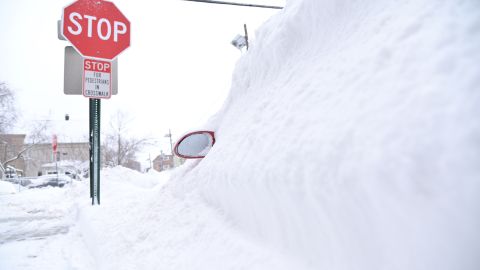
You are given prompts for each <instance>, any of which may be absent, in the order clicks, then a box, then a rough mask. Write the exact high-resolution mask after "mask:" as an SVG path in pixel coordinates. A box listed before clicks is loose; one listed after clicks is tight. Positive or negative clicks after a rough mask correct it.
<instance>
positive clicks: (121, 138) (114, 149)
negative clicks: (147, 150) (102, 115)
mask: <svg viewBox="0 0 480 270" xmlns="http://www.w3.org/2000/svg"><path fill="white" fill-rule="evenodd" d="M132 121H133V119H132V118H129V117H127V115H126V114H125V113H124V112H122V111H118V112H117V113H116V115H115V116H114V117H112V119H111V120H110V128H109V130H108V131H107V135H106V136H105V138H104V140H103V143H102V154H103V160H104V164H105V165H106V166H109V167H113V166H119V165H120V166H125V165H126V164H127V163H128V161H129V160H135V159H136V155H137V153H138V152H139V151H141V150H142V148H143V147H145V146H146V145H148V144H150V143H151V142H152V140H151V139H148V138H137V137H134V136H130V135H129V134H128V127H129V125H130V124H131V122H132Z"/></svg>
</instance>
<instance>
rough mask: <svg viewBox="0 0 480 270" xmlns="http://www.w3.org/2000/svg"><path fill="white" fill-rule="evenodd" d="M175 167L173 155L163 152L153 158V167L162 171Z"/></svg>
mask: <svg viewBox="0 0 480 270" xmlns="http://www.w3.org/2000/svg"><path fill="white" fill-rule="evenodd" d="M173 167H174V160H173V155H166V154H164V153H163V152H162V153H161V154H160V155H158V156H157V157H156V158H155V159H154V160H153V169H154V170H156V171H158V172H161V171H165V170H169V169H172V168H173Z"/></svg>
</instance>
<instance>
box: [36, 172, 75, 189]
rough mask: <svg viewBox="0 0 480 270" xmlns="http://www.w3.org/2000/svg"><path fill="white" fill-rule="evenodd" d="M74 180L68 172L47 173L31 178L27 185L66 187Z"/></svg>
mask: <svg viewBox="0 0 480 270" xmlns="http://www.w3.org/2000/svg"><path fill="white" fill-rule="evenodd" d="M71 182H72V178H71V177H70V176H68V175H66V174H58V175H57V174H47V175H43V176H39V177H37V178H35V179H31V180H30V183H29V184H28V185H27V187H28V188H42V187H48V186H51V187H64V186H65V185H67V184H70V183H71Z"/></svg>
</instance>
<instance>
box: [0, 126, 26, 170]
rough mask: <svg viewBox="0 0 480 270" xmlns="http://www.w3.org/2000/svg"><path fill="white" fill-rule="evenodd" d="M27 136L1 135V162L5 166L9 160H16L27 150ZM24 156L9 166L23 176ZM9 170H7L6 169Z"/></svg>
mask: <svg viewBox="0 0 480 270" xmlns="http://www.w3.org/2000/svg"><path fill="white" fill-rule="evenodd" d="M25 137H26V135H25V134H0V162H1V163H2V164H4V163H5V162H6V161H7V160H10V159H12V158H15V157H16V156H17V155H18V154H19V153H20V152H21V151H22V150H24V149H25V143H24V141H25ZM23 157H24V155H21V157H20V158H19V159H17V160H15V161H12V162H9V163H8V164H7V165H8V166H9V167H10V168H11V169H14V170H18V171H19V172H21V174H22V175H23V174H24V172H25V160H24V158H23ZM5 169H7V168H5Z"/></svg>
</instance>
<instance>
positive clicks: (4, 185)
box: [0, 180, 17, 195]
mask: <svg viewBox="0 0 480 270" xmlns="http://www.w3.org/2000/svg"><path fill="white" fill-rule="evenodd" d="M15 193H17V190H16V189H15V186H14V185H13V184H12V183H9V182H5V181H1V180H0V195H6V194H15Z"/></svg>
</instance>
